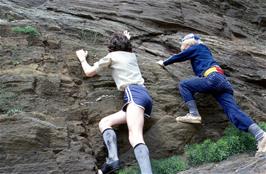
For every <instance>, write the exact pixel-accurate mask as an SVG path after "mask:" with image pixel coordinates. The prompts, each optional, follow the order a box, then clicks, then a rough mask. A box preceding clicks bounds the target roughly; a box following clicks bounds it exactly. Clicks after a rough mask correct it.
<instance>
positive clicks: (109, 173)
mask: <svg viewBox="0 0 266 174" xmlns="http://www.w3.org/2000/svg"><path fill="white" fill-rule="evenodd" d="M117 170H119V168H117V169H113V170H111V171H109V172H107V173H103V172H102V171H101V170H98V174H111V173H114V172H115V171H117ZM99 171H100V172H99Z"/></svg>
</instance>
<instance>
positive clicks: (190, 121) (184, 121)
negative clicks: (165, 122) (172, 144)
mask: <svg viewBox="0 0 266 174" xmlns="http://www.w3.org/2000/svg"><path fill="white" fill-rule="evenodd" d="M176 121H177V122H182V123H195V124H201V121H199V120H178V119H176Z"/></svg>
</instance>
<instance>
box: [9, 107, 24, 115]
mask: <svg viewBox="0 0 266 174" xmlns="http://www.w3.org/2000/svg"><path fill="white" fill-rule="evenodd" d="M20 112H22V109H21V108H12V109H10V110H8V111H7V115H8V116H11V115H14V114H16V113H20Z"/></svg>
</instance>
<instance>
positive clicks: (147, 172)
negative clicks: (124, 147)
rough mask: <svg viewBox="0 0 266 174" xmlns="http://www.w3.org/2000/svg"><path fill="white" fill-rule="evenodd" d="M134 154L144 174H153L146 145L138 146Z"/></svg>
mask: <svg viewBox="0 0 266 174" xmlns="http://www.w3.org/2000/svg"><path fill="white" fill-rule="evenodd" d="M134 154H135V157H136V159H137V161H138V164H139V168H140V171H141V173H142V174H152V169H151V162H150V157H149V150H148V147H147V146H146V144H142V143H140V144H137V145H136V146H135V147H134Z"/></svg>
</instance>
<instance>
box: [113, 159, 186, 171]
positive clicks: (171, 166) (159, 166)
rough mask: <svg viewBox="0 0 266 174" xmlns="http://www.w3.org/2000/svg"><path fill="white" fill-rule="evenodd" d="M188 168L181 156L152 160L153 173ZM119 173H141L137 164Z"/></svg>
mask: <svg viewBox="0 0 266 174" xmlns="http://www.w3.org/2000/svg"><path fill="white" fill-rule="evenodd" d="M186 169H188V164H187V162H186V161H183V160H182V159H181V158H180V157H179V156H172V157H170V158H166V159H160V160H152V171H153V174H173V173H177V172H180V171H183V170H186ZM118 174H140V171H139V169H138V167H137V166H132V167H128V168H125V169H122V170H120V171H119V173H118Z"/></svg>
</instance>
